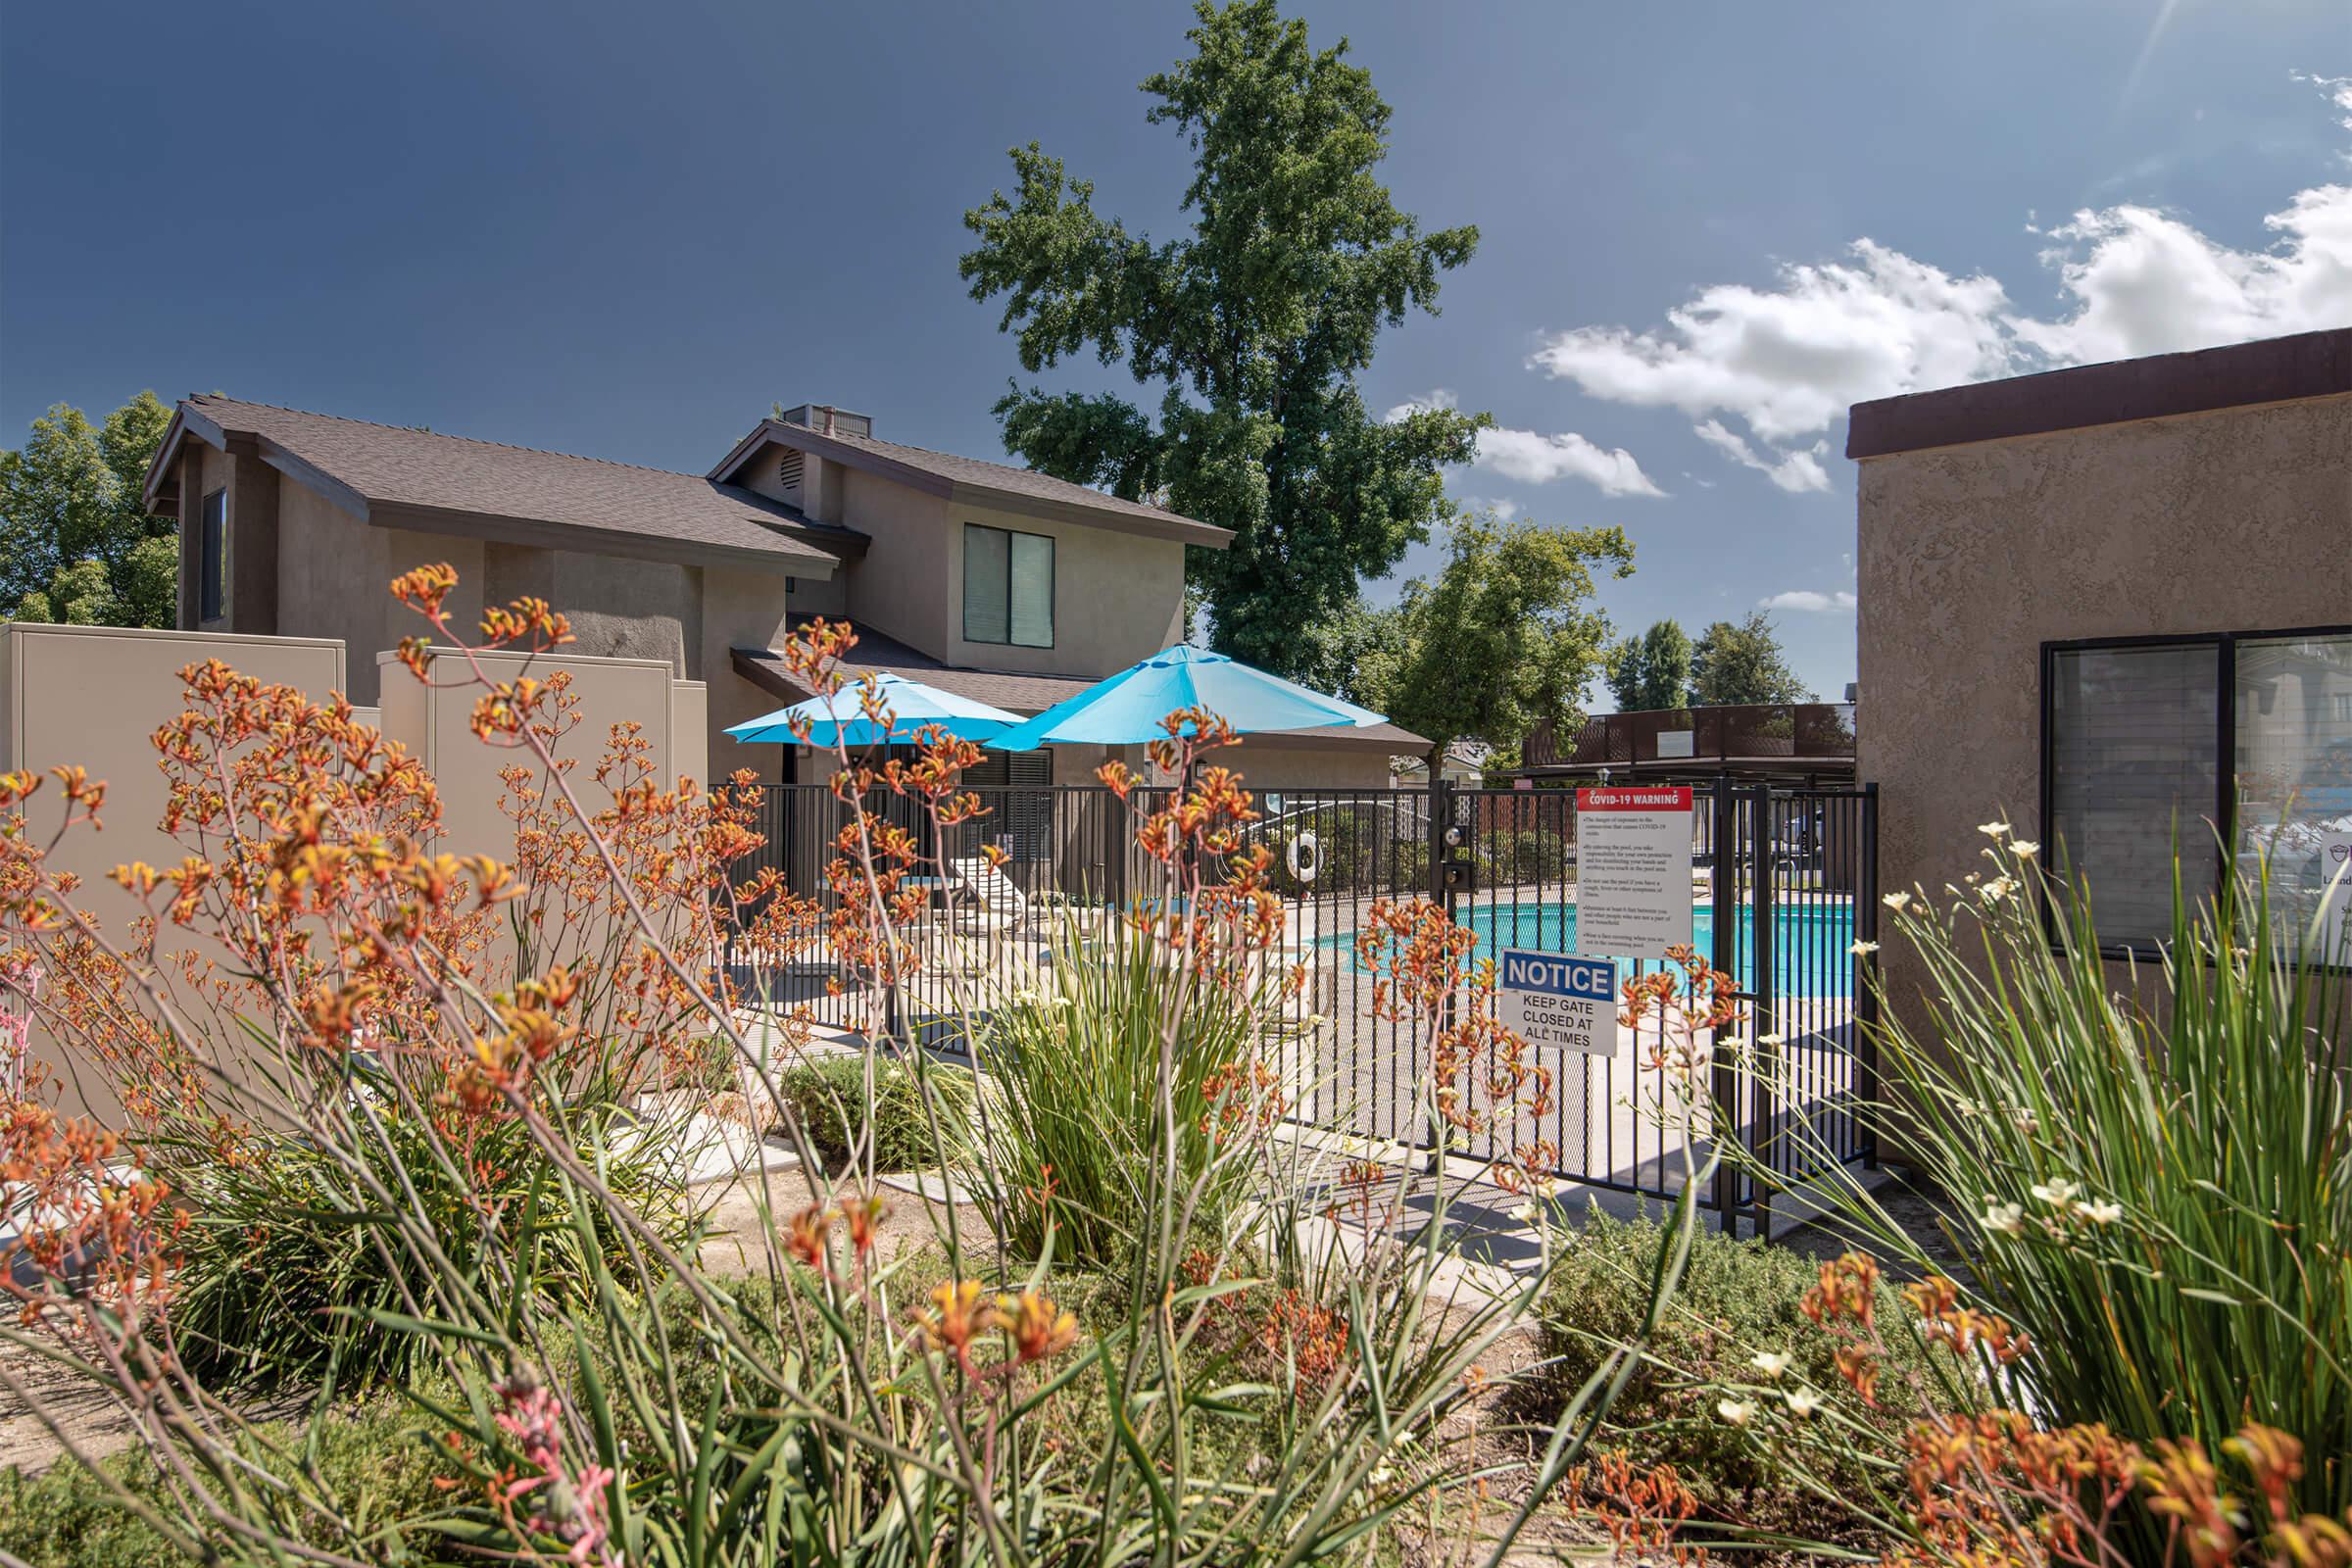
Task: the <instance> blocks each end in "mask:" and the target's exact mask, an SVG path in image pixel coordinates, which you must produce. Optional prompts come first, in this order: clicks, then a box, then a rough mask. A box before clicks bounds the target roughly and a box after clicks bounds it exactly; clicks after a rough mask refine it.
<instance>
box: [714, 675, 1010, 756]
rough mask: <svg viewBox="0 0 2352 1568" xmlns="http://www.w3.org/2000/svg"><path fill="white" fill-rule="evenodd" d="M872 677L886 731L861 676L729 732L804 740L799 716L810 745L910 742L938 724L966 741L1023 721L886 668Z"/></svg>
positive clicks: (749, 736)
mask: <svg viewBox="0 0 2352 1568" xmlns="http://www.w3.org/2000/svg"><path fill="white" fill-rule="evenodd" d="M874 678H875V679H876V680H877V681H879V682H880V683H881V686H882V702H883V705H884V706H885V707H887V708H888V709H889V710H890V712H891V715H892V718H893V723H892V727H891V729H890V730H889V731H888V732H887V733H886V732H885V731H884V730H883V728H882V726H881V725H879V724H877V723H875V722H874V721H873V720H872V719H869V718H867V717H866V716H865V700H864V697H863V695H862V694H861V693H860V692H859V691H858V685H859V683H858V682H857V681H850V682H847V683H845V684H844V685H843V686H842V688H841V690H839V691H837V692H835V693H834V694H833V695H832V696H831V697H829V698H827V697H811V698H809V700H808V701H807V702H805V703H795V704H793V705H792V706H791V707H790V708H780V709H778V710H776V711H774V712H772V713H765V714H762V715H761V716H760V717H758V718H755V719H749V720H746V721H745V722H744V723H741V724H735V725H732V726H730V727H729V728H728V730H727V733H728V734H729V735H731V736H733V737H734V738H735V739H736V740H739V741H781V742H782V743H783V744H785V745H787V746H792V745H797V744H799V743H800V740H801V737H800V736H799V735H798V734H796V733H795V732H794V727H793V726H794V723H795V721H796V720H798V721H801V722H805V723H806V724H807V725H808V726H809V739H808V744H809V745H811V746H826V747H830V746H835V745H841V746H871V745H874V744H875V743H876V742H879V741H892V740H897V741H911V740H913V738H914V733H915V731H917V730H920V729H926V728H928V727H930V726H932V725H934V724H936V725H938V726H939V727H940V728H941V729H944V730H946V731H947V732H948V733H949V734H951V735H960V736H962V737H963V738H964V739H965V740H975V741H976V740H985V739H987V738H988V737H989V736H991V735H994V734H996V733H997V732H998V731H1000V730H1004V729H1008V728H1010V727H1011V726H1013V725H1015V724H1018V723H1019V722H1020V721H1021V715H1020V714H1018V713H1007V712H1006V711H1005V710H1003V709H1002V708H991V707H989V706H988V704H986V703H981V702H974V701H973V700H972V699H971V698H969V697H958V696H956V694H955V693H954V692H943V691H941V690H940V689H939V688H938V687H936V686H926V685H924V684H923V683H922V682H921V681H919V680H908V679H907V677H906V676H904V675H892V674H888V673H885V674H881V675H877V676H875V677H874ZM836 715H838V716H836Z"/></svg>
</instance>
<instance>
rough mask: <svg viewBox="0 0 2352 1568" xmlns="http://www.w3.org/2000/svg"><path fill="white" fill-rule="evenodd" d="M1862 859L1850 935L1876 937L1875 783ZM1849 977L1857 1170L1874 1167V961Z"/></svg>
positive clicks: (1867, 793) (1867, 795) (1867, 792)
mask: <svg viewBox="0 0 2352 1568" xmlns="http://www.w3.org/2000/svg"><path fill="white" fill-rule="evenodd" d="M1855 848H1856V849H1857V850H1858V851H1859V855H1858V857H1857V858H1859V859H1860V861H1861V862H1862V863H1861V864H1860V866H1859V867H1857V869H1856V873H1855V876H1854V936H1855V939H1856V940H1857V941H1862V942H1868V943H1872V944H1876V943H1877V941H1878V940H1879V786H1878V785H1877V784H1875V783H1871V784H1865V785H1863V786H1862V842H1861V843H1860V844H1859V845H1857V846H1856V847H1855ZM1853 965H1854V977H1853V989H1854V1035H1855V1039H1854V1089H1855V1094H1856V1098H1857V1099H1859V1100H1860V1101H1861V1103H1862V1106H1863V1110H1862V1116H1861V1120H1862V1168H1863V1169H1864V1170H1877V1169H1878V1168H1879V1118H1878V1113H1877V1110H1876V1109H1875V1108H1874V1107H1876V1106H1877V1104H1878V1102H1879V989H1878V986H1877V985H1876V984H1875V983H1874V982H1876V980H1877V979H1878V973H1879V970H1878V964H1877V962H1876V961H1875V960H1874V959H1872V958H1870V957H1866V956H1856V957H1855V958H1854V960H1853Z"/></svg>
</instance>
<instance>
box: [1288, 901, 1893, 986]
mask: <svg viewBox="0 0 2352 1568" xmlns="http://www.w3.org/2000/svg"><path fill="white" fill-rule="evenodd" d="M1456 918H1457V919H1459V920H1460V921H1461V922H1462V924H1464V925H1466V926H1468V927H1469V928H1470V929H1471V930H1473V931H1475V932H1477V933H1478V948H1477V950H1476V951H1475V952H1474V953H1473V954H1472V955H1471V956H1472V957H1473V958H1492V957H1494V956H1496V954H1497V953H1499V952H1500V950H1502V949H1504V948H1532V949H1535V950H1536V951H1538V952H1543V953H1574V952H1575V951H1576V906H1575V905H1573V904H1482V905H1474V906H1472V907H1470V908H1468V909H1465V910H1462V911H1460V912H1459V913H1458V914H1457V915H1456ZM1754 919H1755V911H1753V910H1752V909H1749V908H1747V907H1744V906H1743V907H1741V908H1740V929H1739V932H1738V934H1737V936H1736V938H1735V941H1736V944H1737V947H1736V951H1737V953H1738V955H1739V963H1738V971H1739V976H1740V985H1741V986H1742V987H1746V986H1751V985H1753V984H1754V982H1755V951H1756V950H1755V930H1754ZM1772 929H1773V937H1774V941H1773V958H1774V968H1775V971H1776V976H1775V984H1774V989H1775V990H1776V991H1778V992H1779V993H1780V994H1781V995H1783V996H1812V997H1848V996H1851V995H1853V990H1854V961H1853V955H1852V953H1851V952H1850V951H1849V949H1850V948H1851V946H1852V944H1853V940H1854V908H1853V906H1852V905H1850V904H1822V905H1790V906H1788V907H1782V908H1778V909H1775V910H1774V911H1773V920H1772ZM1714 941H1715V909H1714V907H1713V906H1712V905H1706V904H1702V905H1699V906H1698V907H1695V908H1693V909H1692V910H1691V945H1692V946H1693V947H1695V948H1697V949H1698V951H1699V955H1700V956H1702V957H1703V956H1708V955H1709V954H1710V953H1711V951H1712V948H1713V944H1714ZM1319 945H1320V946H1322V947H1326V948H1337V949H1341V950H1343V952H1344V953H1345V955H1346V956H1345V957H1344V958H1343V960H1342V961H1343V962H1344V963H1345V964H1346V965H1347V966H1348V967H1349V968H1353V967H1355V965H1356V957H1355V933H1354V932H1352V931H1346V932H1342V933H1340V934H1339V935H1337V936H1330V937H1325V938H1323V939H1322V942H1321V943H1320V944H1319ZM1617 968H1618V972H1619V973H1621V974H1626V975H1631V974H1632V973H1633V972H1634V965H1633V962H1632V960H1631V959H1624V958H1621V959H1619V960H1618V963H1617Z"/></svg>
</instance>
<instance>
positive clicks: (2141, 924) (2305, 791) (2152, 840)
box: [2042, 627, 2352, 963]
mask: <svg viewBox="0 0 2352 1568" xmlns="http://www.w3.org/2000/svg"><path fill="white" fill-rule="evenodd" d="M2042 667H2043V677H2042V702H2043V708H2042V713H2043V736H2044V741H2043V755H2042V790H2043V797H2042V801H2043V806H2042V826H2043V831H2044V835H2045V836H2046V837H2047V838H2048V839H2049V840H2050V841H2051V853H2052V858H2053V862H2054V865H2055V866H2056V868H2057V869H2058V870H2059V871H2061V872H2062V873H2063V874H2066V875H2068V876H2070V877H2071V876H2081V877H2082V878H2083V879H2084V880H2085V882H2087V884H2088V886H2089V890H2090V903H2091V909H2092V912H2093V914H2094V915H2095V916H2096V919H2097V923H2098V929H2099V936H2100V939H2101V940H2102V941H2103V942H2105V943H2107V944H2108V946H2109V949H2110V951H2116V950H2123V951H2131V952H2140V953H2144V952H2147V951H2149V950H2150V949H2151V948H2153V946H2154V945H2155V944H2156V943H2157V942H2158V941H2160V940H2161V939H2163V938H2165V937H2166V936H2168V935H2169V934H2170V932H2171V930H2172V908H2173V889H2172V876H2173V857H2174V850H2175V843H2176V836H2177V841H2178V845H2179V853H2180V881H2181V888H2182V891H2183V892H2184V893H2185V894H2186V895H2187V897H2188V898H2190V899H2191V900H2204V899H2208V898H2210V897H2212V895H2213V893H2214V891H2215V890H2216V888H2217V887H2218V886H2219V882H2220V878H2221V877H2222V876H2223V875H2224V874H2226V873H2228V872H2230V871H2234V872H2236V873H2237V874H2239V875H2242V876H2245V877H2247V878H2249V879H2251V878H2253V877H2254V876H2256V875H2257V874H2259V872H2260V870H2261V868H2262V865H2263V863H2264V861H2265V860H2266V859H2267V861H2268V863H2269V867H2270V875H2271V893H2272V917H2273V920H2274V922H2275V924H2276V926H2277V927H2278V928H2280V930H2281V936H2282V938H2291V936H2292V934H2293V932H2294V929H2295V928H2296V927H2297V926H2300V925H2302V924H2304V923H2306V922H2308V921H2309V920H2310V918H2311V917H2312V916H2313V915H2315V914H2316V913H2318V912H2319V909H2320V907H2321V903H2322V898H2323V895H2324V894H2325V892H2326V890H2327V884H2328V882H2329V880H2330V879H2331V877H2332V876H2333V875H2334V873H2335V872H2336V871H2337V870H2338V869H2339V868H2341V867H2343V866H2345V865H2346V864H2347V863H2352V628H2347V627H2329V628H2325V629H2320V630H2314V631H2296V632H2219V633H2215V634H2213V635H2211V636H2200V637H2177V638H2164V639H2147V640H2141V641H2135V642H2121V641H2104V642H2091V643H2066V644H2051V645H2048V646H2047V647H2046V648H2045V649H2044V651H2043V666H2042ZM2225 846H2226V847H2227V851H2226V853H2225ZM2347 881H2348V886H2347V888H2346V889H2345V890H2342V891H2339V892H2338V893H2337V894H2336V896H2335V898H2334V900H2333V901H2332V903H2331V904H2330V905H2329V914H2330V919H2329V920H2328V922H2327V927H2326V928H2325V929H2323V930H2322V932H2321V933H2320V941H2321V943H2322V945H2323V946H2324V947H2325V948H2326V949H2327V953H2328V956H2331V957H2333V958H2335V960H2336V961H2337V962H2339V963H2341V962H2343V961H2345V958H2346V957H2347V956H2352V950H2348V949H2346V948H2344V947H2342V946H2341V944H2343V943H2345V942H2346V941H2347V940H2352V923H2347V922H2346V921H2345V919H2344V912H2345V906H2346V905H2347V904H2352V878H2348V879H2347Z"/></svg>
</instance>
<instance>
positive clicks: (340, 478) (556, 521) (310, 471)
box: [147, 395, 866, 576]
mask: <svg viewBox="0 0 2352 1568" xmlns="http://www.w3.org/2000/svg"><path fill="white" fill-rule="evenodd" d="M188 434H194V435H196V436H197V437H198V438H200V439H202V440H204V441H206V442H208V443H210V444H211V445H213V446H216V447H221V448H222V449H223V450H225V449H226V447H227V444H228V441H229V439H230V438H232V437H246V438H250V439H252V440H253V441H254V442H255V443H256V444H257V445H258V448H259V450H260V453H261V456H262V458H263V460H264V461H265V462H268V463H269V464H270V466H272V467H275V468H277V469H278V470H279V471H280V472H283V473H285V474H287V475H288V476H289V477H291V478H293V479H294V480H296V481H297V482H298V483H301V484H304V485H307V486H309V487H310V488H312V489H314V490H317V491H318V492H319V493H320V494H321V495H324V496H326V497H327V499H329V500H330V501H332V502H334V503H335V504H336V505H337V506H339V507H341V508H343V509H344V510H345V511H347V512H350V513H352V514H353V515H355V516H358V517H360V518H361V519H362V520H364V521H367V522H370V523H374V524H377V525H379V526H384V527H402V528H416V529H419V530H421V531H424V532H433V533H462V534H467V535H473V536H479V537H503V538H512V539H515V540H516V541H517V542H523V543H534V544H548V545H567V546H570V547H573V548H580V549H589V550H595V551H598V552H600V553H606V554H615V555H626V556H635V557H647V558H652V559H658V560H674V561H723V562H729V563H740V564H749V565H755V566H762V567H766V568H767V569H771V570H777V571H795V570H798V571H802V572H805V573H806V574H808V575H810V576H829V575H830V574H831V572H832V569H833V567H834V565H835V564H837V563H838V562H839V561H840V560H841V559H842V558H843V557H845V556H856V555H860V554H862V553H863V551H864V547H865V543H866V541H865V537H864V535H862V534H859V533H857V532H855V531H854V530H851V529H848V528H838V527H832V526H828V525H826V524H822V523H818V522H815V521H813V520H811V519H810V518H809V517H808V516H806V515H803V514H801V513H799V512H796V511H795V510H794V509H792V508H790V507H787V506H784V505H782V504H780V503H778V502H774V501H770V500H768V499H767V498H766V497H764V496H759V495H755V494H753V493H752V492H751V491H749V490H746V489H743V488H742V487H740V486H737V485H731V484H724V483H717V482H714V481H712V480H711V479H709V478H706V477H704V476H701V475H698V474H690V473H673V472H670V471H668V470H666V469H662V468H643V467H637V466H632V465H629V464H622V463H609V462H606V461H604V460H603V459H599V458H582V457H574V456H571V455H569V454H566V453H560V452H543V451H540V450H538V449H536V448H532V447H515V446H506V445H502V444H500V443H498V442H493V441H477V440H473V439H471V438H469V437H466V436H454V435H444V434H442V433H440V432H438V431H433V430H418V429H411V428H406V427H403V426H399V425H387V424H371V423H368V421H366V420H361V419H346V418H342V417H337V416H334V415H326V414H311V413H307V412H304V411H302V410H298V409H282V408H278V407H276V406H274V405H271V404H266V403H241V402H238V401H236V400H235V399H232V398H224V397H220V396H217V395H207V396H199V397H191V398H188V399H186V400H184V401H183V402H182V403H181V404H180V405H179V410H178V412H177V414H175V415H174V417H173V419H172V429H171V430H170V431H168V432H167V433H166V437H165V440H164V443H163V446H162V448H161V449H160V450H159V451H158V453H157V454H156V461H155V464H154V465H153V466H151V467H150V468H149V470H148V478H147V488H148V493H149V496H150V497H151V498H152V497H153V496H154V495H155V494H157V493H158V492H159V491H161V490H163V489H167V488H169V485H170V483H171V482H172V481H171V474H172V460H173V458H174V456H175V454H176V451H177V448H178V446H179V444H180V442H181V441H182V440H183V439H184V438H185V436H186V435H188Z"/></svg>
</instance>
